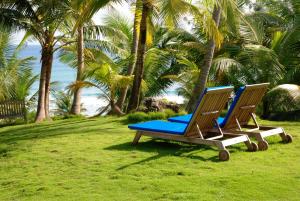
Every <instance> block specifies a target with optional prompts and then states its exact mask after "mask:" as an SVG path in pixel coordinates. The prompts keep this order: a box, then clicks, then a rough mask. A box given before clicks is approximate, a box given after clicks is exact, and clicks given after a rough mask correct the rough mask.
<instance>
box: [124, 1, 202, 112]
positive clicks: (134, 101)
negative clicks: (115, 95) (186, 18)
mask: <svg viewBox="0 0 300 201" xmlns="http://www.w3.org/2000/svg"><path fill="white" fill-rule="evenodd" d="M155 8H160V10H159V9H158V12H156V10H155ZM136 9H139V8H138V7H137V8H136ZM188 11H192V12H193V13H197V14H199V12H198V9H196V8H195V7H194V6H193V5H192V4H190V2H189V1H185V0H180V1H178V0H163V1H159V2H155V1H153V0H143V1H142V5H141V14H140V15H141V21H140V26H139V37H138V46H137V53H136V64H135V71H134V82H133V86H132V89H131V95H130V99H129V103H128V108H127V112H129V111H133V110H136V109H137V107H138V105H139V102H140V101H139V99H140V86H141V82H142V79H143V76H144V57H145V52H146V50H147V44H146V42H147V40H149V41H151V38H152V37H151V36H150V35H149V34H150V33H151V29H153V28H151V27H153V25H152V24H153V23H152V21H151V18H152V13H156V16H159V18H161V19H160V20H159V21H164V22H165V24H166V25H167V26H170V27H174V26H177V25H178V21H179V19H180V17H181V16H182V15H183V14H185V13H187V12H188ZM158 13H159V14H158ZM151 25H152V26H151ZM150 28H151V29H150ZM152 32H153V31H152Z"/></svg>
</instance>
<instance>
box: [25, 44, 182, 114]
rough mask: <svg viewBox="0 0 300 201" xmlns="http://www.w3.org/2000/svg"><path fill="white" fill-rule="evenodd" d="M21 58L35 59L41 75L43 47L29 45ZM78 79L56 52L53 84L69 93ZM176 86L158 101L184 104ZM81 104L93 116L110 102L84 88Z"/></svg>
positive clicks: (53, 103)
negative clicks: (70, 86) (164, 100)
mask: <svg viewBox="0 0 300 201" xmlns="http://www.w3.org/2000/svg"><path fill="white" fill-rule="evenodd" d="M19 57H20V58H25V57H34V58H35V59H34V61H33V62H32V69H33V72H34V74H40V70H41V63H40V59H41V47H40V45H38V44H27V45H25V46H24V47H23V48H22V49H21V51H20V54H19ZM75 78H76V70H75V69H73V68H72V67H70V66H68V65H67V64H65V63H63V62H61V61H60V60H59V53H58V52H56V53H55V54H54V59H53V65H52V74H51V82H58V83H59V84H58V86H56V88H57V89H58V90H62V91H67V90H66V87H67V86H68V85H69V84H71V83H72V82H74V81H75ZM38 87H39V80H38V81H37V82H35V83H34V84H33V86H32V88H31V90H30V94H31V95H32V94H34V93H36V92H37V91H38ZM175 89H176V86H172V87H170V88H169V89H167V90H166V92H165V93H163V94H162V95H160V96H158V97H156V98H158V99H162V98H164V99H167V100H168V101H172V102H176V103H178V104H182V103H183V101H184V99H183V97H181V96H178V95H177V93H176V91H175ZM81 95H82V96H81V103H82V104H83V108H84V109H85V111H84V112H83V115H86V116H93V115H96V114H97V113H98V109H99V108H100V107H104V106H106V105H107V104H108V102H107V101H106V100H105V99H103V98H99V97H100V95H101V93H100V92H99V90H97V89H96V88H84V89H83V90H82V94H81ZM50 101H51V104H50V110H51V111H52V112H53V111H54V110H55V109H56V106H55V100H54V98H53V97H51V100H50Z"/></svg>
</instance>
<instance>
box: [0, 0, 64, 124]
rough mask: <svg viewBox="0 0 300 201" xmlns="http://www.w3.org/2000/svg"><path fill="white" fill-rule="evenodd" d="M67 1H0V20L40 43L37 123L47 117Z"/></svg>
mask: <svg viewBox="0 0 300 201" xmlns="http://www.w3.org/2000/svg"><path fill="white" fill-rule="evenodd" d="M68 7H69V1H67V0H54V1H38V0H17V1H16V0H5V1H1V3H0V12H1V15H0V22H1V24H2V25H4V26H6V27H13V28H15V29H20V30H25V31H26V34H25V37H24V41H25V40H26V39H27V38H29V37H33V38H34V39H36V40H37V41H38V42H39V43H40V45H41V49H42V50H41V73H40V83H39V94H38V106H37V114H36V122H40V121H43V120H44V119H47V118H49V92H50V78H51V70H52V62H53V53H54V51H55V45H56V44H57V42H58V41H59V40H60V39H61V38H62V36H58V35H57V34H58V30H59V29H60V28H63V26H65V23H64V22H66V21H67V20H68V12H66V11H67V8H68Z"/></svg>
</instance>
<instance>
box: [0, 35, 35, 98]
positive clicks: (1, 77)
mask: <svg viewBox="0 0 300 201" xmlns="http://www.w3.org/2000/svg"><path fill="white" fill-rule="evenodd" d="M11 41H12V36H11V34H10V33H9V32H7V31H4V30H1V31H0V49H1V51H0V100H9V99H13V100H26V101H27V103H28V104H29V103H30V102H31V100H32V99H33V97H29V95H30V88H31V87H32V85H33V83H34V82H35V81H37V79H38V75H34V74H33V71H32V68H31V66H32V61H33V60H34V58H33V57H27V58H19V51H20V49H17V48H16V46H14V45H12V44H11Z"/></svg>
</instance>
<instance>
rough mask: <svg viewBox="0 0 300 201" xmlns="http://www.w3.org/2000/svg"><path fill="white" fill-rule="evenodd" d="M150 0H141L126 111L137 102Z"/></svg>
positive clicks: (132, 107) (135, 105) (150, 7)
mask: <svg viewBox="0 0 300 201" xmlns="http://www.w3.org/2000/svg"><path fill="white" fill-rule="evenodd" d="M152 3H153V2H152V1H151V0H143V4H142V17H141V22H140V29H139V39H138V46H137V55H136V66H135V71H134V81H133V86H132V89H131V96H130V99H129V104H128V108H127V111H131V110H136V109H137V107H138V104H139V97H140V89H141V83H142V79H143V75H144V55H145V51H146V40H147V20H148V19H149V14H150V12H151V9H152V7H153V4H152Z"/></svg>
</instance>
